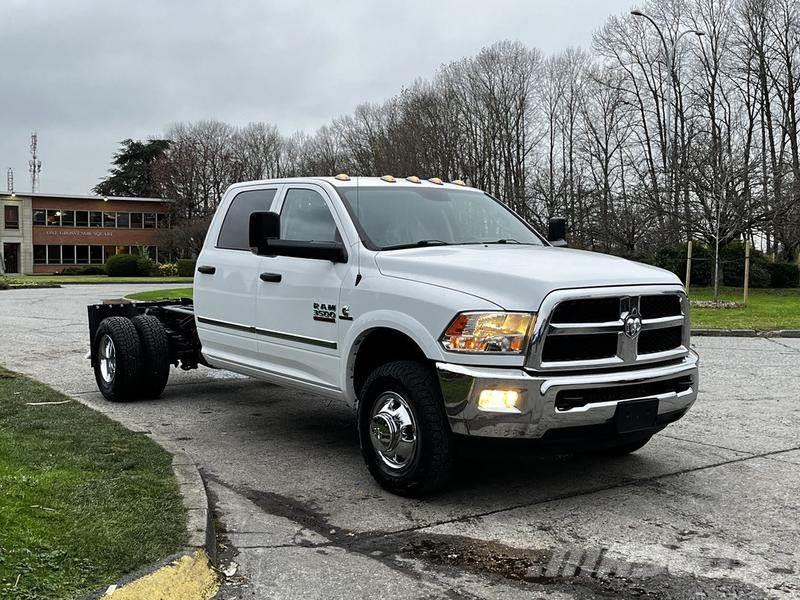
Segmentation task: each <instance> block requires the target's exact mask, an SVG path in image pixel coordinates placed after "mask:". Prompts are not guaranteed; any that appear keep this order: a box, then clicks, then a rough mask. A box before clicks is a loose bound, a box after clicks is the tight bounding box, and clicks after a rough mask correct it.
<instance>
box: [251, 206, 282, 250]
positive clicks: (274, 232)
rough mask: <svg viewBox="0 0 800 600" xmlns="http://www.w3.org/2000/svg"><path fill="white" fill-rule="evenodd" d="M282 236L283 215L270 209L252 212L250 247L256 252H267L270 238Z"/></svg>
mask: <svg viewBox="0 0 800 600" xmlns="http://www.w3.org/2000/svg"><path fill="white" fill-rule="evenodd" d="M280 237H281V216H280V215H279V214H278V213H274V212H269V211H266V210H264V211H258V212H254V213H251V214H250V248H251V249H252V250H253V252H255V253H256V254H266V248H267V243H268V240H270V239H278V238H280Z"/></svg>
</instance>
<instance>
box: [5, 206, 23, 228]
mask: <svg viewBox="0 0 800 600" xmlns="http://www.w3.org/2000/svg"><path fill="white" fill-rule="evenodd" d="M3 213H4V217H5V222H6V224H5V228H6V229H19V206H13V205H6V206H5V208H4V210H3Z"/></svg>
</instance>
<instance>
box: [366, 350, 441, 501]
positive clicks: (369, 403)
mask: <svg viewBox="0 0 800 600" xmlns="http://www.w3.org/2000/svg"><path fill="white" fill-rule="evenodd" d="M443 407H444V405H443V402H442V395H441V391H440V389H439V385H438V382H437V381H436V378H435V376H434V374H433V372H432V371H431V370H430V369H429V368H428V367H427V366H426V365H424V364H422V363H418V362H413V361H397V362H391V363H387V364H385V365H381V366H380V367H378V368H377V369H375V371H373V372H372V373H371V374H370V376H369V377H368V378H367V380H366V382H365V383H364V387H363V389H362V392H361V400H360V402H359V415H358V423H359V427H358V431H359V440H360V443H361V453H362V455H363V456H364V461H365V462H366V464H367V468H368V469H369V472H370V473H371V474H372V476H373V477H374V478H375V480H376V481H377V482H378V483H379V484H380V485H381V487H383V488H385V489H387V490H389V491H390V492H393V493H395V494H400V495H404V496H416V495H423V494H428V493H431V492H434V491H436V490H438V489H441V488H442V487H443V486H444V485H445V484H446V483H447V481H448V480H449V478H450V475H451V472H452V468H453V439H452V433H451V432H450V425H449V423H448V422H447V417H446V415H445V413H444V408H443Z"/></svg>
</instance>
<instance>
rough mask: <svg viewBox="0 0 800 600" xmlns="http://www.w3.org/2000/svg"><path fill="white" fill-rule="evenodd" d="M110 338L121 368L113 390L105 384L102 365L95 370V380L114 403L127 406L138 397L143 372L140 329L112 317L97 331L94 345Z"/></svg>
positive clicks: (118, 367)
mask: <svg viewBox="0 0 800 600" xmlns="http://www.w3.org/2000/svg"><path fill="white" fill-rule="evenodd" d="M105 334H108V335H109V337H111V340H112V341H113V342H114V349H115V355H116V362H117V368H116V372H115V376H114V381H113V382H112V385H111V387H110V388H109V387H108V386H107V385H105V382H103V381H102V377H101V375H100V367H99V364H98V365H96V366H95V378H96V379H97V385H98V387H99V388H100V391H101V392H102V394H103V396H104V397H105V398H106V399H107V400H109V401H111V402H126V401H129V400H134V399H135V398H136V397H137V392H138V388H139V377H140V374H141V372H142V344H141V341H140V340H139V335H138V333H137V332H136V327H134V325H133V323H131V321H130V319H128V318H126V317H108V318H106V319H103V321H102V322H101V323H100V325H99V326H98V328H97V333H96V334H95V339H94V344H95V351H96V350H97V348H96V346H97V344H98V342H99V341H100V338H101V337H102V336H103V335H105Z"/></svg>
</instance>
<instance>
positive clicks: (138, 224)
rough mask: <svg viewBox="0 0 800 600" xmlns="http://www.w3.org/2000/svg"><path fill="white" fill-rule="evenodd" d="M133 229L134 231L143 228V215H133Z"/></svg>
mask: <svg viewBox="0 0 800 600" xmlns="http://www.w3.org/2000/svg"><path fill="white" fill-rule="evenodd" d="M131 228H132V229H141V228H142V213H131Z"/></svg>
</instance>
